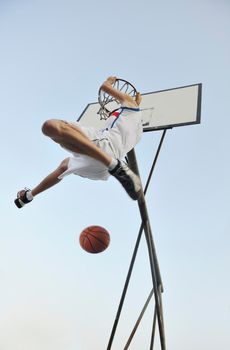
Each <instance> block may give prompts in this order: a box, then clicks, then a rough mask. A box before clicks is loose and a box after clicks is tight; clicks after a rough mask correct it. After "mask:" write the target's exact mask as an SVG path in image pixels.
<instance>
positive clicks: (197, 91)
mask: <svg viewBox="0 0 230 350" xmlns="http://www.w3.org/2000/svg"><path fill="white" fill-rule="evenodd" d="M177 90H178V91H179V90H180V91H181V92H184V93H187V94H188V93H189V91H191V92H192V93H193V96H192V101H191V104H194V106H193V109H194V111H193V117H192V118H191V120H186V119H185V118H184V119H182V118H181V121H180V122H178V121H177V122H172V123H162V124H161V125H151V126H150V127H148V126H144V125H143V131H144V132H150V131H157V130H164V129H172V128H174V127H179V126H187V125H194V124H200V122H201V100H202V83H197V84H190V85H184V86H179V87H175V88H169V89H164V90H158V91H153V92H148V93H142V94H141V95H142V97H143V101H145V100H147V99H148V97H150V95H151V99H152V98H153V99H154V97H155V98H159V97H160V95H161V94H163V95H162V96H163V97H164V95H165V100H166V95H167V96H169V97H170V95H171V96H172V98H173V94H175V93H177V92H178V91H177ZM182 90H183V91H182ZM175 96H176V95H175ZM167 98H168V97H167ZM177 100H178V97H177ZM171 103H172V107H175V106H173V105H174V104H173V100H172V101H171ZM169 107H170V106H169ZM140 108H141V109H142V108H143V107H142V104H141V106H140ZM97 109H98V111H99V109H100V105H99V103H98V102H93V103H89V104H88V105H87V106H86V107H85V109H84V110H83V112H82V113H81V115H80V116H79V118H78V119H77V121H79V122H82V124H83V125H89V126H95V125H91V124H89V123H88V122H87V123H86V124H85V123H84V117H86V116H87V113H88V114H90V113H91V114H95V113H96V114H98V113H97V112H98V111H97ZM147 109H148V110H150V109H152V110H154V106H152V108H146V109H145V108H143V110H147ZM92 110H94V111H93V112H92ZM95 117H96V118H97V119H98V118H100V117H99V115H97V116H95ZM87 118H89V116H88V117H87ZM95 123H97V125H101V126H100V127H99V126H95V127H97V128H103V123H105V121H103V120H102V121H100V120H99V121H95ZM98 123H99V124H98Z"/></svg>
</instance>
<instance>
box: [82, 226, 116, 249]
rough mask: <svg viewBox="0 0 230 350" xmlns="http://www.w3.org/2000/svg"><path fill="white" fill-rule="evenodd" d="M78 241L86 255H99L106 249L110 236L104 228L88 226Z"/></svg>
mask: <svg viewBox="0 0 230 350" xmlns="http://www.w3.org/2000/svg"><path fill="white" fill-rule="evenodd" d="M79 241H80V245H81V247H82V248H83V249H84V250H85V251H87V252H88V253H101V252H103V251H104V250H105V249H106V248H107V247H108V245H109V243H110V235H109V232H108V231H107V230H106V229H105V228H104V227H101V226H89V227H86V228H85V229H84V230H83V231H82V232H81V234H80V237H79Z"/></svg>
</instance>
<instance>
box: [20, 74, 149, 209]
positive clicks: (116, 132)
mask: <svg viewBox="0 0 230 350" xmlns="http://www.w3.org/2000/svg"><path fill="white" fill-rule="evenodd" d="M115 81H116V77H109V78H107V80H106V81H105V82H104V83H103V84H102V86H101V88H102V90H103V91H105V92H106V93H108V94H109V95H111V96H113V97H114V98H116V99H117V100H118V101H119V102H120V104H121V108H120V109H119V110H118V111H116V112H114V113H113V114H112V115H111V116H110V117H109V118H108V119H107V124H106V126H105V128H104V129H103V130H99V131H98V130H95V129H94V128H92V127H83V126H81V124H80V122H67V121H63V120H56V119H51V120H47V121H45V123H44V124H43V126H42V132H43V134H45V135H46V136H48V137H50V138H51V139H52V140H53V141H54V142H56V143H58V144H59V145H60V146H62V147H63V148H65V149H66V150H68V151H69V152H70V153H71V156H70V157H68V158H66V159H64V160H63V161H62V162H61V164H60V165H59V166H58V168H57V169H56V170H54V171H53V172H52V173H51V174H49V175H48V176H47V177H46V178H45V179H44V180H43V181H42V182H41V183H39V184H38V185H37V186H36V187H34V188H33V189H32V190H30V189H27V188H25V189H24V190H21V191H19V192H18V194H17V199H15V201H14V202H15V204H16V206H17V207H18V208H22V207H23V206H24V205H25V204H27V203H29V202H31V201H32V200H33V198H34V197H35V196H36V195H38V194H39V193H41V192H43V191H45V190H47V189H48V188H50V187H52V186H54V185H56V184H57V183H59V182H60V181H61V180H62V179H63V178H64V177H65V176H67V175H70V174H75V175H79V176H82V177H86V178H89V179H92V180H107V179H108V177H109V175H112V176H114V177H115V178H116V179H117V180H118V181H119V182H120V183H121V185H122V186H123V187H124V189H125V190H126V192H127V193H128V195H129V196H130V197H131V198H132V199H133V200H137V199H138V198H139V195H140V193H141V182H140V179H139V177H138V176H137V175H136V174H134V173H133V171H132V170H131V169H130V168H129V167H128V166H127V164H126V163H124V162H123V161H121V159H122V158H124V156H125V155H126V154H127V153H128V152H129V151H130V150H131V149H132V148H133V147H134V146H135V145H136V144H137V142H138V141H139V140H140V138H141V135H142V131H143V130H142V118H141V111H140V109H139V105H140V102H141V95H140V93H137V94H136V96H135V98H132V97H131V96H129V95H128V94H125V93H123V92H121V91H119V90H117V89H115V88H114V87H113V84H114V83H115Z"/></svg>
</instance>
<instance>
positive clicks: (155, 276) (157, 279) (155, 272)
mask: <svg viewBox="0 0 230 350" xmlns="http://www.w3.org/2000/svg"><path fill="white" fill-rule="evenodd" d="M128 160H129V165H130V167H131V169H132V170H133V171H134V172H135V173H136V174H138V175H139V169H138V165H137V160H136V155H135V151H134V150H132V151H130V152H129V154H128ZM138 206H139V211H140V214H141V218H142V223H143V227H144V232H145V238H146V242H147V247H148V253H149V262H150V267H151V274H152V281H153V290H154V297H155V304H156V312H157V321H158V327H159V334H160V342H161V348H162V350H166V343H165V332H164V320H163V313H162V305H161V298H160V297H159V294H160V293H161V291H162V289H163V288H162V282H161V276H160V270H159V264H158V260H157V255H156V249H155V246H154V242H153V236H152V230H151V226H150V221H149V216H148V211H147V206H146V201H145V196H144V192H142V194H141V196H140V198H139V200H138Z"/></svg>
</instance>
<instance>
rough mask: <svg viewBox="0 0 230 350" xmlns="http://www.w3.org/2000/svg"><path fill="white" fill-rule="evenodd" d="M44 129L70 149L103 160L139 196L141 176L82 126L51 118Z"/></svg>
mask: <svg viewBox="0 0 230 350" xmlns="http://www.w3.org/2000/svg"><path fill="white" fill-rule="evenodd" d="M42 131H43V133H44V134H45V135H46V136H49V137H50V138H51V139H53V140H54V141H55V142H57V143H59V144H60V145H61V146H63V147H65V148H67V149H69V150H70V151H72V152H76V153H80V154H86V155H88V156H90V157H92V158H94V159H97V160H98V161H100V162H102V163H103V164H104V165H105V166H107V167H108V170H109V172H110V174H111V175H113V176H114V177H116V179H117V180H118V181H119V182H120V183H121V184H122V186H123V187H124V189H125V190H126V192H127V193H128V195H129V196H130V197H131V198H132V199H134V200H136V199H138V198H139V196H140V193H141V183H140V179H139V177H138V176H137V175H136V174H134V173H133V172H132V170H131V169H129V167H128V166H127V165H126V164H124V163H121V162H118V160H117V159H115V158H113V157H111V156H110V155H109V154H107V153H106V152H104V151H103V150H102V149H101V148H99V147H97V146H96V145H95V144H94V143H93V142H92V141H91V140H90V139H89V138H88V137H87V136H86V135H85V134H84V133H83V132H82V131H81V129H80V128H78V127H77V126H73V125H71V124H69V123H67V122H65V121H62V120H56V119H51V120H47V121H46V122H45V123H44V124H43V127H42Z"/></svg>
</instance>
